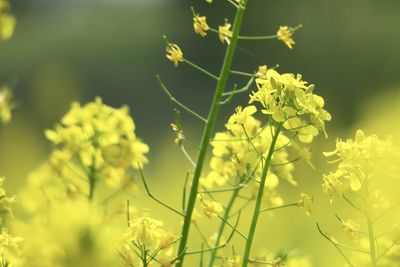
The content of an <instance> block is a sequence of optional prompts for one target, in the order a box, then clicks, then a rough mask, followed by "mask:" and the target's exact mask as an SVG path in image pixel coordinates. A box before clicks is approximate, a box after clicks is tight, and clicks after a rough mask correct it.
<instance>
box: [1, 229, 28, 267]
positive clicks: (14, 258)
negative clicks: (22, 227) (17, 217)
mask: <svg viewBox="0 0 400 267" xmlns="http://www.w3.org/2000/svg"><path fill="white" fill-rule="evenodd" d="M22 241H23V239H22V238H21V237H13V236H11V235H10V234H9V233H8V229H6V228H2V229H1V233H0V251H1V253H0V263H1V266H10V267H13V266H17V263H18V262H20V261H21V243H22ZM18 266H19V265H18Z"/></svg>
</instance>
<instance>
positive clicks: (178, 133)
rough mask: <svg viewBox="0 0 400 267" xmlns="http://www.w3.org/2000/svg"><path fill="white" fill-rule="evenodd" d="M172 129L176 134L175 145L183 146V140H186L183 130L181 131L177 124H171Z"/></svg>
mask: <svg viewBox="0 0 400 267" xmlns="http://www.w3.org/2000/svg"><path fill="white" fill-rule="evenodd" d="M171 128H172V130H173V131H174V132H175V134H176V137H175V140H174V143H175V144H177V145H181V144H182V142H183V140H184V139H185V136H184V135H183V131H182V130H181V129H179V127H178V126H177V125H176V124H175V123H171Z"/></svg>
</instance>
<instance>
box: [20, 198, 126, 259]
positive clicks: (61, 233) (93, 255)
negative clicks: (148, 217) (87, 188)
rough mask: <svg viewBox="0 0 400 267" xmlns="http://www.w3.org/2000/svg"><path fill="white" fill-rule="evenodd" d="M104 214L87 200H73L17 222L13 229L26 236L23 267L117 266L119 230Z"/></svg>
mask: <svg viewBox="0 0 400 267" xmlns="http://www.w3.org/2000/svg"><path fill="white" fill-rule="evenodd" d="M31 201H34V200H31ZM103 213H104V212H103V211H102V210H101V209H100V208H99V207H98V206H96V205H92V203H90V202H89V201H88V200H87V199H86V198H82V199H78V200H71V199H69V200H66V201H63V202H52V205H49V206H48V207H47V208H46V209H45V210H41V211H36V212H34V213H30V214H29V217H28V218H25V219H24V220H23V221H20V220H19V221H14V222H13V228H14V229H15V231H16V232H18V233H20V234H21V235H22V236H23V237H24V243H23V246H22V248H21V253H22V261H23V262H22V266H30V267H35V266H37V267H39V266H40V267H47V266H49V267H50V266H52V267H67V266H104V267H105V266H111V265H114V264H115V263H116V262H118V261H119V256H118V253H117V252H116V249H117V245H118V242H119V240H118V238H117V237H118V233H119V230H118V228H117V225H114V224H112V223H111V222H110V221H108V220H107V218H106V217H105V216H104V214H103ZM32 229H34V230H32Z"/></svg>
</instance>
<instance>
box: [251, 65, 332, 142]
mask: <svg viewBox="0 0 400 267" xmlns="http://www.w3.org/2000/svg"><path fill="white" fill-rule="evenodd" d="M256 85H257V88H258V90H257V91H256V92H253V93H252V95H251V96H250V103H259V104H261V105H262V107H263V109H262V110H261V112H262V113H264V114H266V115H270V116H271V117H272V119H273V120H274V121H275V122H277V123H282V124H283V127H284V128H285V129H286V130H287V131H291V132H295V133H296V134H297V137H298V139H299V140H300V141H301V142H303V143H311V142H312V140H313V139H314V137H315V136H317V135H318V134H319V132H320V131H322V132H323V133H324V134H325V136H327V134H326V131H325V122H326V121H330V120H331V115H330V114H329V112H328V111H326V110H325V109H324V106H325V101H324V99H323V98H322V97H321V96H319V95H317V94H314V88H315V86H314V85H312V84H311V85H308V83H307V82H306V81H303V80H302V76H301V75H300V74H298V75H297V76H295V75H293V74H291V73H285V74H279V73H278V72H277V71H276V70H274V69H267V68H266V67H265V66H261V67H260V68H259V71H258V78H256Z"/></svg>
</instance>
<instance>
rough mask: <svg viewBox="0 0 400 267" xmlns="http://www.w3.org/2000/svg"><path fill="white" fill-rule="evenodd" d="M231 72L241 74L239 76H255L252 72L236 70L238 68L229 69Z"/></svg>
mask: <svg viewBox="0 0 400 267" xmlns="http://www.w3.org/2000/svg"><path fill="white" fill-rule="evenodd" d="M231 73H232V74H236V75H241V76H246V77H253V78H254V77H255V76H257V75H256V74H254V73H248V72H243V71H238V70H231Z"/></svg>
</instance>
